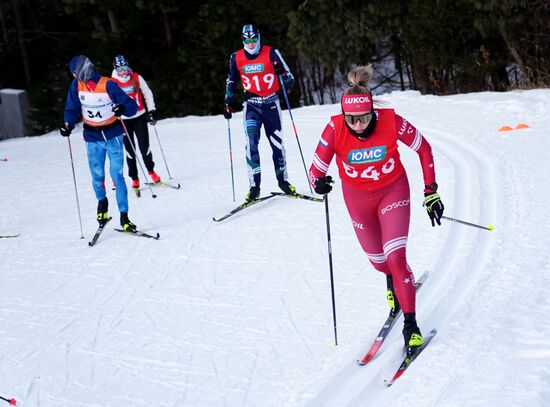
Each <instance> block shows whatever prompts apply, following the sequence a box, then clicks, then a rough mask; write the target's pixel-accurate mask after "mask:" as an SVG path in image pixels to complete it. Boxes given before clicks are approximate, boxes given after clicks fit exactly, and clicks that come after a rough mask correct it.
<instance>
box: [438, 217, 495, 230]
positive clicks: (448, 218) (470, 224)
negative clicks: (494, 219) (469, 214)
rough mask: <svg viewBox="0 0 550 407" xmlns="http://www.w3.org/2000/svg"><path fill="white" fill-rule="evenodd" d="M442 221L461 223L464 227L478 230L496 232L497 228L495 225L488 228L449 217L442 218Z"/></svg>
mask: <svg viewBox="0 0 550 407" xmlns="http://www.w3.org/2000/svg"><path fill="white" fill-rule="evenodd" d="M441 219H445V220H448V221H449V222H456V223H461V224H463V225H467V226H472V227H474V228H478V229H483V230H495V227H494V226H493V225H487V226H483V225H476V224H475V223H470V222H466V221H463V220H460V219H455V218H450V217H448V216H441Z"/></svg>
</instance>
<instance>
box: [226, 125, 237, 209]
mask: <svg viewBox="0 0 550 407" xmlns="http://www.w3.org/2000/svg"><path fill="white" fill-rule="evenodd" d="M227 136H228V138H229V162H230V163H231V188H233V202H235V178H234V177H233V148H232V147H231V125H230V124H229V119H227Z"/></svg>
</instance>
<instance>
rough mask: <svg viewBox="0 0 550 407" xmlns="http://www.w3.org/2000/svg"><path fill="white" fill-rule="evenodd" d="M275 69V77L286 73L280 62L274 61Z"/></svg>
mask: <svg viewBox="0 0 550 407" xmlns="http://www.w3.org/2000/svg"><path fill="white" fill-rule="evenodd" d="M273 69H274V70H275V75H283V74H285V73H286V71H285V67H284V66H283V65H282V64H280V63H279V61H273Z"/></svg>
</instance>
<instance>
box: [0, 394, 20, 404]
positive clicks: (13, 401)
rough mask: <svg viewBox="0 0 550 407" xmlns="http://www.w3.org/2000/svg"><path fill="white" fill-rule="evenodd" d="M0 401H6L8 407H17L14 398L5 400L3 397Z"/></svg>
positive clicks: (0, 397)
mask: <svg viewBox="0 0 550 407" xmlns="http://www.w3.org/2000/svg"><path fill="white" fill-rule="evenodd" d="M0 399H1V400H4V401H7V402H8V403H10V406H16V405H17V401H16V400H15V399H14V398H12V399H7V398H5V397H2V396H0Z"/></svg>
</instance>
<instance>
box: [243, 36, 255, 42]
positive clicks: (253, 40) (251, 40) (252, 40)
mask: <svg viewBox="0 0 550 407" xmlns="http://www.w3.org/2000/svg"><path fill="white" fill-rule="evenodd" d="M257 42H258V37H254V38H250V39H248V40H243V43H245V44H255V43H257Z"/></svg>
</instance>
